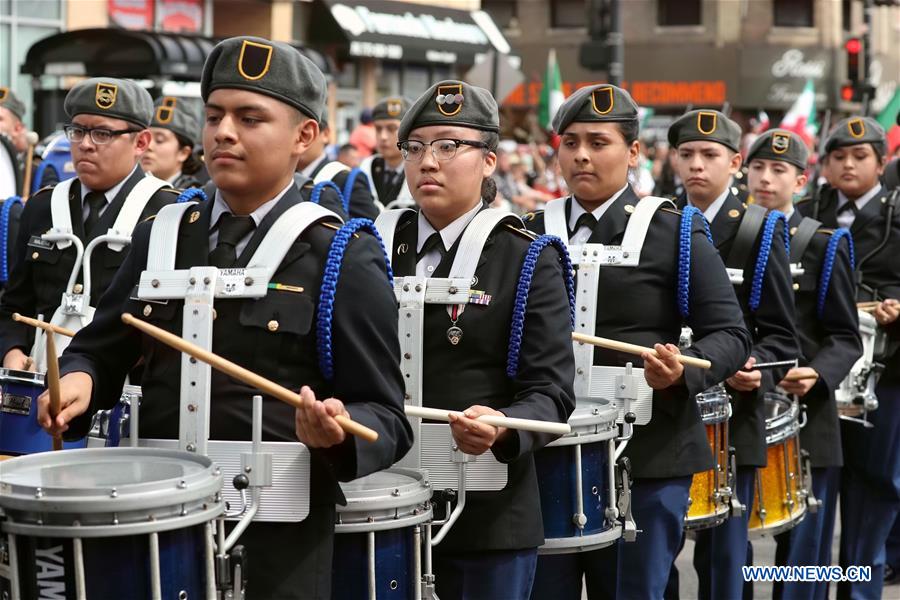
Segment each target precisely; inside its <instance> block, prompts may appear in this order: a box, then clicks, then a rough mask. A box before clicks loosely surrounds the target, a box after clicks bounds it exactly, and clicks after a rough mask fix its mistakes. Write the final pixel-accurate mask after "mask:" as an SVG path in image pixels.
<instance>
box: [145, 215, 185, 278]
mask: <svg viewBox="0 0 900 600" xmlns="http://www.w3.org/2000/svg"><path fill="white" fill-rule="evenodd" d="M196 204H197V203H196V202H180V203H176V204H169V205H167V206H163V207H162V208H161V209H160V210H159V212H158V213H156V218H155V219H153V225H152V227H151V228H150V244H149V247H148V253H147V269H146V270H147V271H153V272H156V271H174V270H175V256H176V253H177V252H178V230H179V229H180V228H181V220H182V218H183V217H184V213H185V212H187V210H188V209H189V208H191V207H193V206H196Z"/></svg>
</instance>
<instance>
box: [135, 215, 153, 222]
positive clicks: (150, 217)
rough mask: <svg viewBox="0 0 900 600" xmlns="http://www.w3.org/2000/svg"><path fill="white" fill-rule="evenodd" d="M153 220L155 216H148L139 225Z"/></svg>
mask: <svg viewBox="0 0 900 600" xmlns="http://www.w3.org/2000/svg"><path fill="white" fill-rule="evenodd" d="M155 218H156V215H150V216H149V217H147V218H145V219H144V220H143V221H141V223H147V222H149V221H152V220H153V219H155ZM139 224H140V223H139Z"/></svg>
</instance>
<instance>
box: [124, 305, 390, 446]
mask: <svg viewBox="0 0 900 600" xmlns="http://www.w3.org/2000/svg"><path fill="white" fill-rule="evenodd" d="M122 322H124V323H125V324H127V325H131V326H132V327H134V328H136V329H140V330H141V331H142V332H144V333H146V334H147V335H149V336H150V337H153V338H156V339H157V340H159V341H160V342H162V343H164V344H166V345H167V346H171V347H172V348H175V349H176V350H179V351H181V352H184V353H185V354H187V355H188V356H193V357H194V358H196V359H197V360H199V361H202V362H205V363H206V364H208V365H209V366H211V367H212V368H214V369H216V370H217V371H221V372H222V373H225V374H226V375H228V376H230V377H234V378H235V379H237V380H239V381H243V382H244V383H246V384H247V385H250V386H253V387H255V388H256V389H258V390H260V391H261V392H263V393H265V394H268V395H270V396H274V397H275V398H278V399H279V400H281V401H282V402H286V403H288V404H290V405H291V406H293V407H295V408H303V407H304V406H305V404H306V401H305V400H304V399H303V398H302V397H301V396H300V394H297V393H295V392H292V391H291V390H289V389H287V388H286V387H284V386H282V385H279V384H277V383H275V382H274V381H272V380H270V379H266V378H265V377H263V376H262V375H257V374H256V373H254V372H253V371H250V370H248V369H245V368H244V367H242V366H240V365H238V364H236V363H233V362H231V361H230V360H228V359H227V358H222V357H221V356H219V355H218V354H214V353H212V352H210V351H208V350H204V349H203V348H201V347H200V346H197V345H195V344H192V343H190V342H189V341H187V340H185V339H182V338H180V337H178V336H177V335H175V334H173V333H169V332H168V331H166V330H165V329H160V328H159V327H157V326H155V325H151V324H150V323H147V322H145V321H141V320H140V319H137V318H135V317H134V316H132V315H130V314H128V313H123V314H122ZM334 420H335V421H337V423H338V425H340V426H341V429H343V430H344V431H345V432H347V433H349V434H352V435H355V436H356V437H358V438H361V439H364V440H366V441H367V442H374V441H375V440H377V439H378V432H377V431H375V430H374V429H370V428H368V427H366V426H365V425H362V424H360V423H357V422H356V421H354V420H352V419H350V418H349V417H345V416H343V415H338V416H336V417H334Z"/></svg>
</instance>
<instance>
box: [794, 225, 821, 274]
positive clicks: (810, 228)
mask: <svg viewBox="0 0 900 600" xmlns="http://www.w3.org/2000/svg"><path fill="white" fill-rule="evenodd" d="M821 226H822V222H821V221H816V220H815V219H811V218H809V217H803V220H802V221H800V224H799V225H797V231H796V232H795V233H794V235H792V236H791V263H794V264H796V263H799V262H800V261H801V260H802V259H803V255H804V254H806V249H807V248H808V247H809V243H810V242H811V241H812V239H813V236H814V235H816V232H817V231H818V230H819V228H820V227H821Z"/></svg>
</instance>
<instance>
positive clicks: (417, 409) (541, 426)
mask: <svg viewBox="0 0 900 600" xmlns="http://www.w3.org/2000/svg"><path fill="white" fill-rule="evenodd" d="M403 410H405V411H406V415H407V416H409V417H419V418H422V419H431V420H433V421H446V422H447V423H449V422H450V415H451V414H454V415H458V416H461V417H464V416H465V415H464V414H463V413H462V412H461V411H458V410H448V409H445V408H425V407H424V406H410V405H409V404H406V405H404V406H403ZM475 420H476V421H479V422H481V423H484V424H486V425H493V426H494V427H506V428H507V429H521V430H523V431H535V432H537V433H552V434H554V435H566V434H567V433H571V432H572V428H571V427H569V424H568V423H552V422H550V421H538V420H535V419H517V418H514V417H500V416H497V415H481V416H479V417H477V418H476V419H475Z"/></svg>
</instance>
